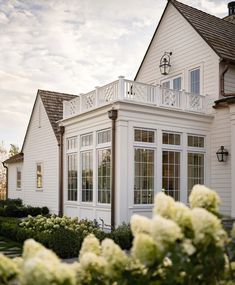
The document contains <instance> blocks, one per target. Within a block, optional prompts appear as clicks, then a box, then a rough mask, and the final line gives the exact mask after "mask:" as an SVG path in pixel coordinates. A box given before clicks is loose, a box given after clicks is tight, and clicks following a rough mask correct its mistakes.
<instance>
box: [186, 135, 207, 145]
mask: <svg viewBox="0 0 235 285" xmlns="http://www.w3.org/2000/svg"><path fill="white" fill-rule="evenodd" d="M188 146H189V147H200V148H202V147H204V137H201V136H193V135H189V136H188Z"/></svg>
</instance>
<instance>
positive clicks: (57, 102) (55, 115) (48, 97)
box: [38, 90, 77, 142]
mask: <svg viewBox="0 0 235 285" xmlns="http://www.w3.org/2000/svg"><path fill="white" fill-rule="evenodd" d="M38 95H39V96H40V97H41V99H42V103H43V106H44V107H45V109H46V113H47V116H48V118H49V120H50V123H51V126H52V128H53V131H54V133H55V136H56V138H57V140H58V142H59V131H58V125H57V123H56V122H57V121H59V120H61V119H62V118H63V101H69V100H71V99H73V98H75V97H77V96H76V95H72V94H65V93H59V92H52V91H46V90H38Z"/></svg>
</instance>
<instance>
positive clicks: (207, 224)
mask: <svg viewBox="0 0 235 285" xmlns="http://www.w3.org/2000/svg"><path fill="white" fill-rule="evenodd" d="M192 221H193V229H194V242H195V244H201V245H204V246H207V245H208V244H209V243H210V242H212V241H213V242H215V243H216V244H217V245H218V246H221V247H222V246H224V243H225V241H226V240H227V235H226V232H225V231H224V230H223V228H222V225H221V222H220V220H219V219H218V218H217V217H216V216H215V215H213V214H211V213H210V212H208V211H207V210H205V209H203V208H194V209H192Z"/></svg>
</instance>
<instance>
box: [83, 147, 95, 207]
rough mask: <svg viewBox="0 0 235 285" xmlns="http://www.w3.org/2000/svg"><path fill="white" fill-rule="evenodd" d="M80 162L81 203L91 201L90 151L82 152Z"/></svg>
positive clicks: (91, 166) (91, 163)
mask: <svg viewBox="0 0 235 285" xmlns="http://www.w3.org/2000/svg"><path fill="white" fill-rule="evenodd" d="M81 160H82V202H92V201H93V155H92V151H87V152H83V153H82V154H81Z"/></svg>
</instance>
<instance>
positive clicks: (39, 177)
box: [36, 163, 42, 188]
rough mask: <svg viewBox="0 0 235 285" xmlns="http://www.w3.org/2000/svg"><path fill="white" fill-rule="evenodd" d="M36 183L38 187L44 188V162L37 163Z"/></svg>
mask: <svg viewBox="0 0 235 285" xmlns="http://www.w3.org/2000/svg"><path fill="white" fill-rule="evenodd" d="M36 185H37V188H42V163H37V164H36Z"/></svg>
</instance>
